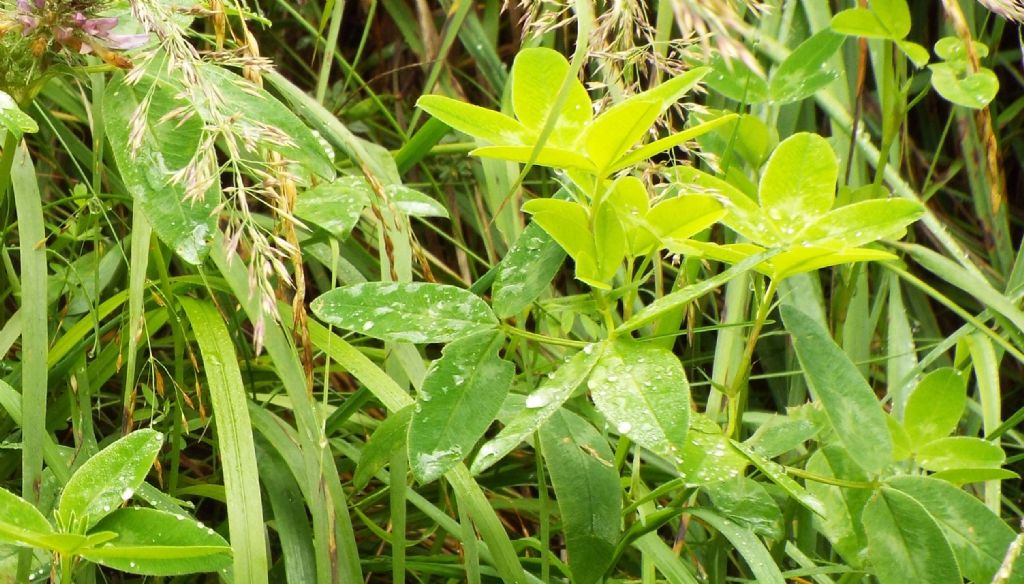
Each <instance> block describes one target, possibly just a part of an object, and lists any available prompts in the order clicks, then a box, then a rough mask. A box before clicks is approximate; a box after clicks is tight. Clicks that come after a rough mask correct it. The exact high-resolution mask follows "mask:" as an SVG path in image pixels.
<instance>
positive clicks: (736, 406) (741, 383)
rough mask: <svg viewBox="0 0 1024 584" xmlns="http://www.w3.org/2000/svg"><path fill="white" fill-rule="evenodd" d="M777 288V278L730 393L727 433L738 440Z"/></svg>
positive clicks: (756, 320) (772, 281)
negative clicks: (753, 368)
mask: <svg viewBox="0 0 1024 584" xmlns="http://www.w3.org/2000/svg"><path fill="white" fill-rule="evenodd" d="M777 287H778V280H777V279H776V278H772V279H770V280H769V281H768V289H767V290H765V293H764V298H762V299H761V304H760V305H759V306H758V307H757V314H756V315H755V317H754V327H753V328H752V329H751V330H750V335H749V336H748V337H747V345H746V347H745V348H744V349H743V358H742V360H740V364H739V367H737V368H736V379H735V380H734V381H733V383H732V386H731V387H730V390H729V392H728V395H729V397H730V401H729V428H728V431H727V432H726V433H727V434H728V435H729V436H731V437H733V438H734V439H737V440H738V439H739V437H740V428H742V426H743V424H742V423H741V421H742V418H743V410H744V409H745V408H746V405H747V394H748V392H749V387H748V386H747V380H748V379H749V378H750V368H751V365H752V363H753V360H754V349H755V348H756V347H757V339H758V338H759V337H760V336H761V329H762V328H764V323H765V322H766V321H767V320H768V313H770V312H771V310H772V300H773V299H774V298H775V292H776V289H777Z"/></svg>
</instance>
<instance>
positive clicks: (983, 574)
mask: <svg viewBox="0 0 1024 584" xmlns="http://www.w3.org/2000/svg"><path fill="white" fill-rule="evenodd" d="M888 482H889V486H890V487H892V488H894V489H897V490H899V491H901V492H903V493H905V494H907V495H910V496H911V497H913V498H914V500H915V501H917V502H918V503H920V504H921V505H922V506H923V507H924V508H925V509H926V510H927V511H928V513H929V514H930V515H931V516H932V518H933V519H934V520H935V522H936V523H937V524H938V526H939V528H940V529H941V530H942V533H943V534H944V535H945V536H946V541H947V542H949V545H950V547H952V548H953V553H954V554H955V555H956V560H957V564H959V566H960V570H961V572H962V573H963V575H964V577H965V578H967V579H968V580H971V581H973V582H991V581H992V577H993V576H994V575H995V573H996V572H997V571H998V570H999V566H1000V564H1002V561H1003V557H1004V556H1005V555H1006V550H1007V548H1009V547H1010V543H1012V542H1013V538H1014V535H1015V534H1014V532H1013V530H1012V529H1010V528H1009V527H1008V526H1007V525H1006V523H1004V522H1003V520H1002V519H1000V518H999V516H998V515H996V514H995V513H993V512H992V511H991V510H990V509H989V508H988V507H986V506H985V504H984V503H982V502H981V501H979V500H978V499H976V498H974V497H972V496H971V495H969V494H967V493H965V492H964V491H962V490H961V489H958V488H956V487H954V486H952V485H950V484H949V483H947V482H945V481H940V480H937V479H934V478H929V477H921V476H903V477H896V478H893V479H890V480H889V481H888Z"/></svg>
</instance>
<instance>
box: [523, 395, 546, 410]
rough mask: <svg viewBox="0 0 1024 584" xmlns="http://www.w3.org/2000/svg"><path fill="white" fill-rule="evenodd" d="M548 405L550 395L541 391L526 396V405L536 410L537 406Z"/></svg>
mask: <svg viewBox="0 0 1024 584" xmlns="http://www.w3.org/2000/svg"><path fill="white" fill-rule="evenodd" d="M546 405H548V396H546V395H544V394H542V393H540V392H537V393H531V394H530V395H528V396H526V407H528V408H530V409H533V410H535V409H537V408H542V407H544V406H546Z"/></svg>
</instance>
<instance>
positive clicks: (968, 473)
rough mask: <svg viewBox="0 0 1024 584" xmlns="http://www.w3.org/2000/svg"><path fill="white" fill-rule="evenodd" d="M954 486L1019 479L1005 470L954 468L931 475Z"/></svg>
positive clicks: (1015, 474)
mask: <svg viewBox="0 0 1024 584" xmlns="http://www.w3.org/2000/svg"><path fill="white" fill-rule="evenodd" d="M931 476H932V478H936V479H942V480H944V481H946V482H948V483H952V484H954V485H966V484H969V483H982V482H985V481H1005V480H1008V479H1019V478H1020V475H1018V474H1017V473H1015V472H1013V471H1011V470H1007V469H1005V468H955V469H952V470H943V471H939V472H937V473H934V474H932V475H931Z"/></svg>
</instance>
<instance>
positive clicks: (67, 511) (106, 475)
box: [57, 429, 164, 528]
mask: <svg viewBox="0 0 1024 584" xmlns="http://www.w3.org/2000/svg"><path fill="white" fill-rule="evenodd" d="M163 443H164V437H163V434H161V433H159V432H157V431H155V430H149V429H146V430H136V431H135V432H132V433H131V434H128V435H127V436H125V437H124V438H121V439H120V440H118V441H117V442H114V443H113V444H111V445H110V446H107V447H106V448H104V449H103V450H101V451H99V452H97V453H96V454H94V455H93V457H92V458H90V459H89V460H87V461H85V463H83V464H82V466H80V467H78V470H76V471H75V474H73V475H71V478H70V479H69V480H68V483H67V484H66V485H64V492H63V493H61V496H60V502H59V503H58V504H57V515H58V517H60V518H61V521H62V522H63V523H64V525H66V526H68V527H72V526H78V525H81V526H83V527H84V528H88V527H91V526H92V525H94V524H95V523H96V522H97V521H99V520H100V519H102V518H103V517H105V516H106V515H108V514H110V513H111V512H112V511H114V510H115V509H117V508H118V507H119V506H121V505H122V504H124V503H125V502H126V501H128V500H129V499H131V498H132V496H133V495H134V494H135V490H136V489H138V488H139V485H141V484H142V481H144V480H145V479H146V475H147V474H148V473H149V469H150V467H152V466H153V462H154V461H155V460H156V455H157V453H158V452H160V447H161V446H162V445H163Z"/></svg>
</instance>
